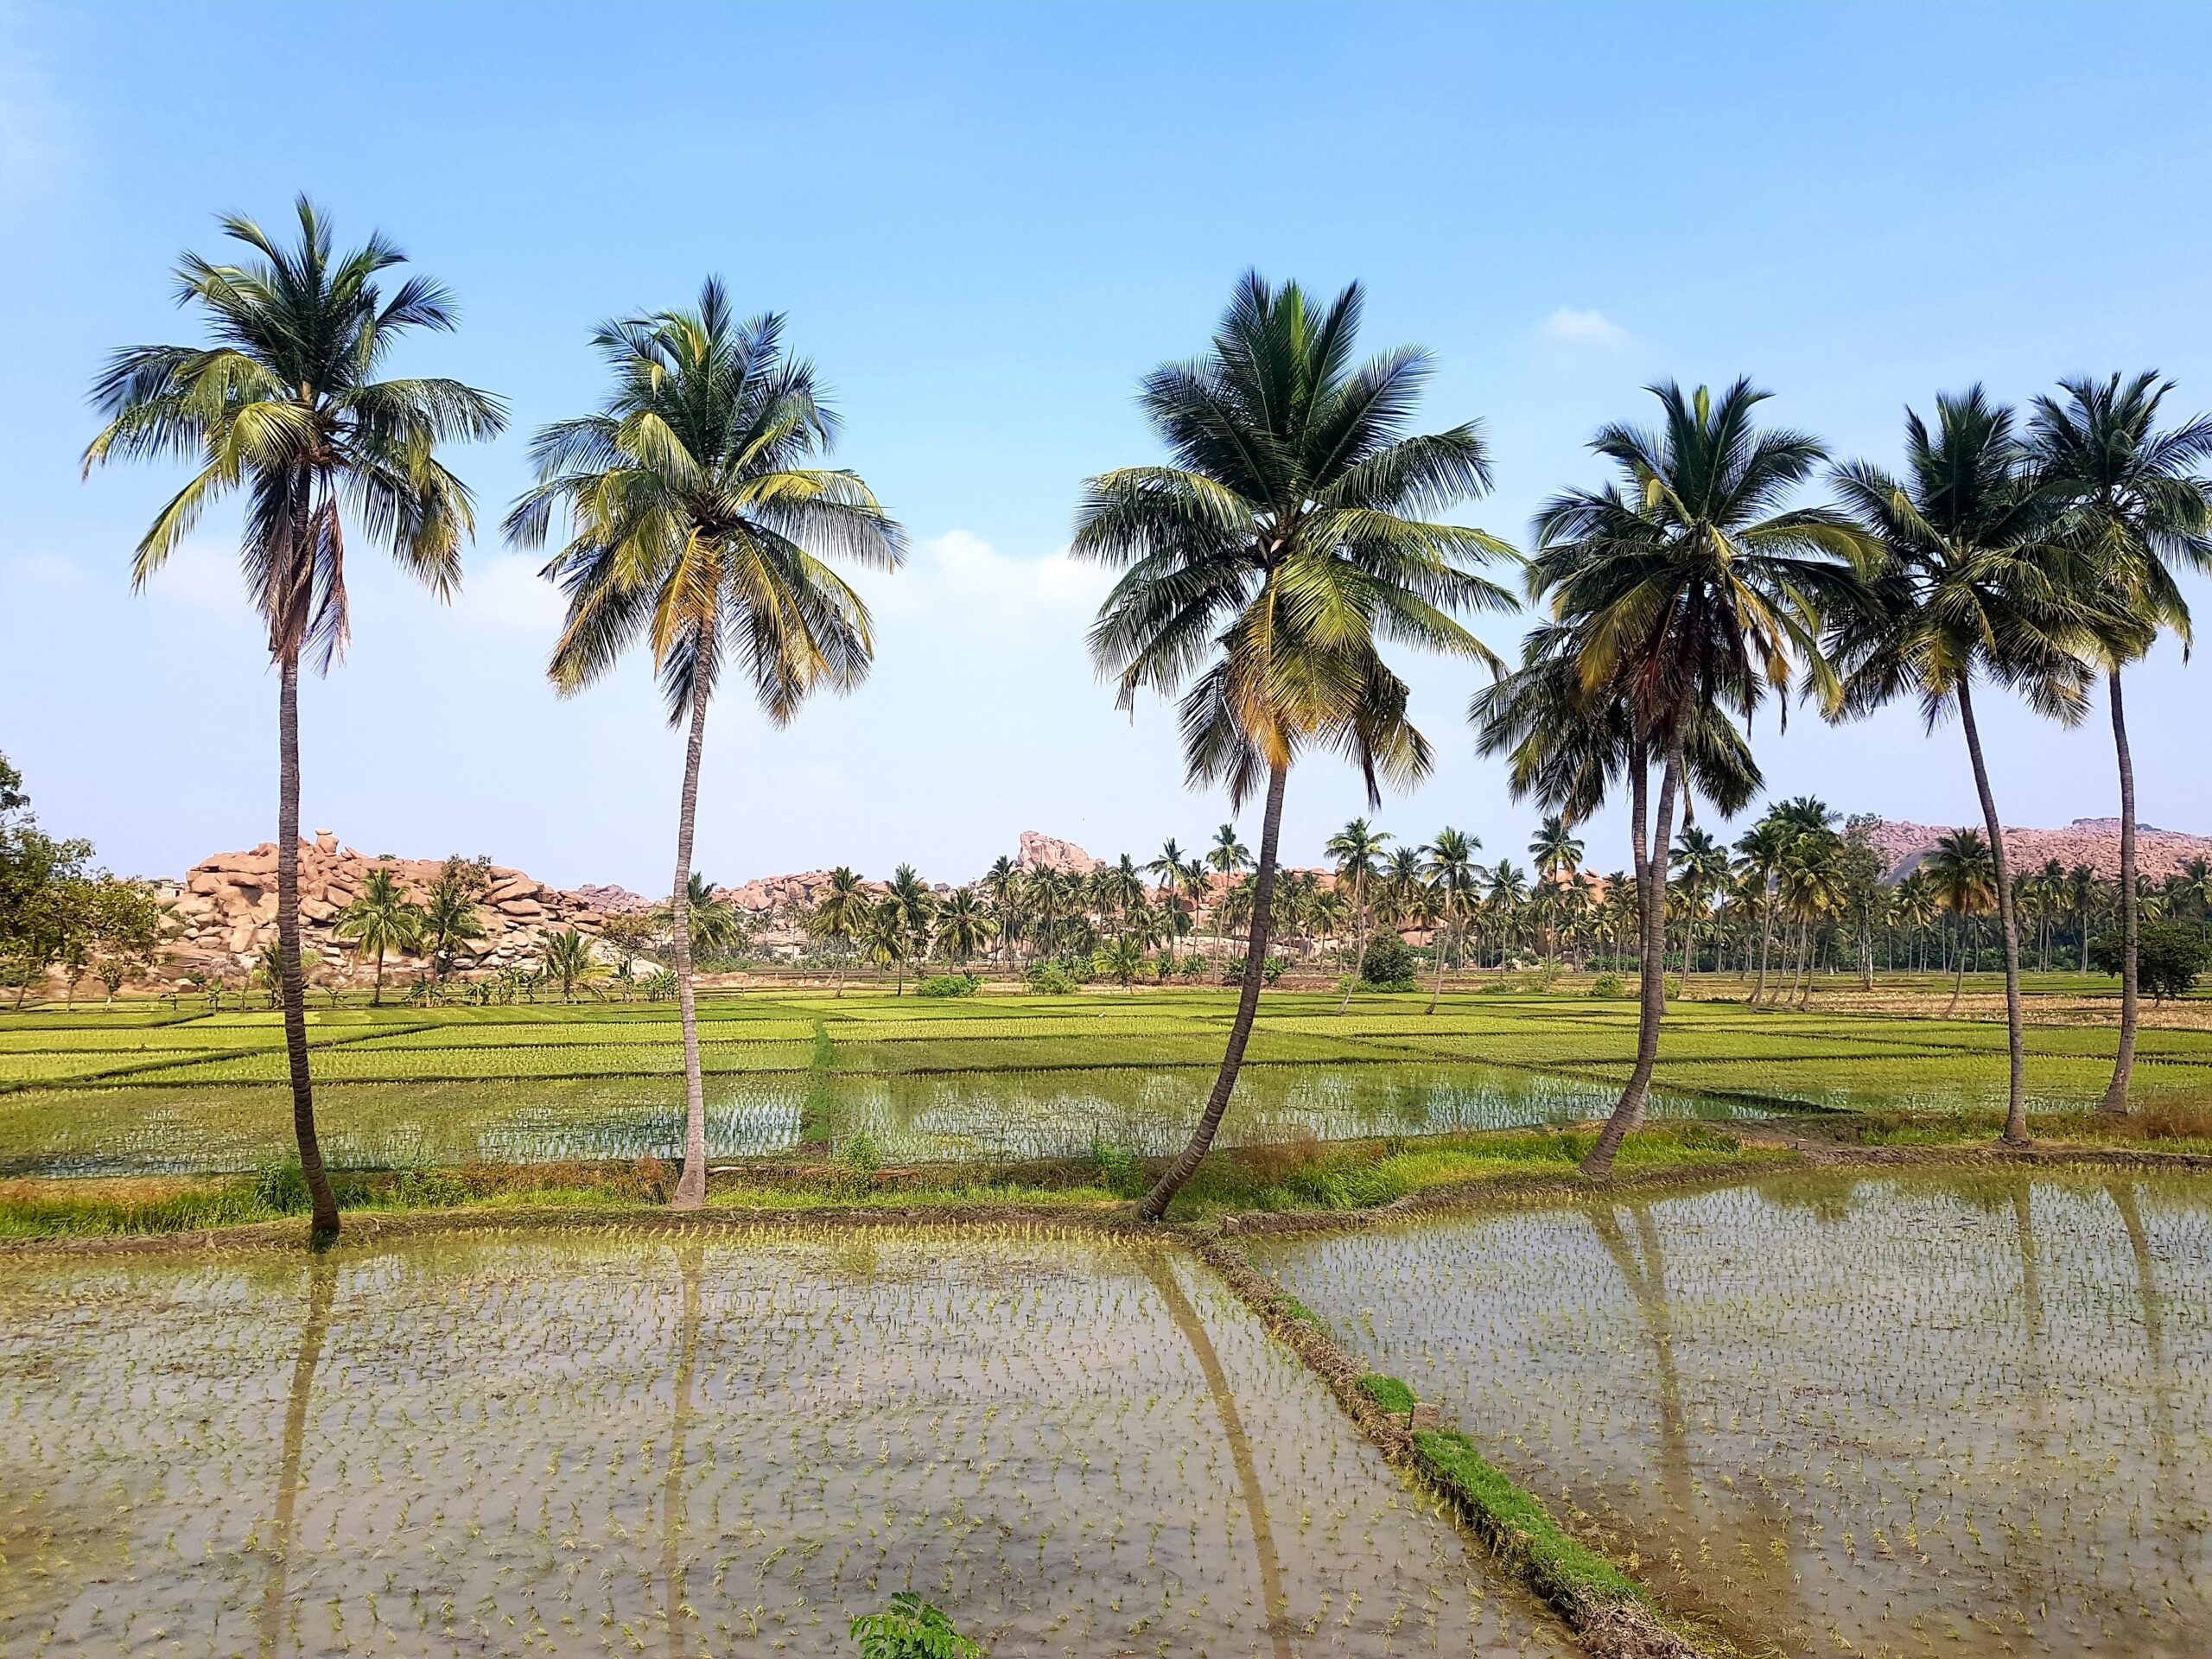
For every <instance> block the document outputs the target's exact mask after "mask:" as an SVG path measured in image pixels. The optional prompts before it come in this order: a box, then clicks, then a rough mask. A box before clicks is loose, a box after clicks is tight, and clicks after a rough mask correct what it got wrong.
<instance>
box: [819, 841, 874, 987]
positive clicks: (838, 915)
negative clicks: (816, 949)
mask: <svg viewBox="0 0 2212 1659" xmlns="http://www.w3.org/2000/svg"><path fill="white" fill-rule="evenodd" d="M874 907H875V899H874V895H873V894H871V893H869V892H868V883H867V882H865V881H863V880H861V878H860V877H859V876H858V875H857V874H855V873H854V872H853V871H852V870H851V869H849V868H847V867H846V866H844V865H842V864H840V865H839V866H838V867H837V868H836V869H834V870H832V871H830V872H829V882H828V885H826V886H825V887H823V890H822V897H821V898H819V899H816V900H815V903H814V914H813V916H812V918H810V921H809V924H808V925H809V926H810V928H811V929H812V931H813V933H814V936H815V938H818V939H821V940H823V941H824V942H825V943H826V944H829V945H831V946H832V947H833V948H834V947H838V946H842V947H843V949H844V950H845V951H847V952H849V951H851V950H853V949H854V947H855V944H856V942H857V941H858V940H859V938H860V937H861V932H862V931H863V930H864V929H865V928H866V926H867V924H868V912H870V911H872V910H873V909H874ZM844 994H845V964H844V959H843V957H842V956H841V957H839V959H838V963H837V995H840V996H842V995H844Z"/></svg>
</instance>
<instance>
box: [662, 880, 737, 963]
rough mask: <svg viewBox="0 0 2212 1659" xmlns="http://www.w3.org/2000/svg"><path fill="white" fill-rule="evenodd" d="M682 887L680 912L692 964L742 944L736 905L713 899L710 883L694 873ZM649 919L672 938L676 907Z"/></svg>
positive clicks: (664, 907)
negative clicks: (685, 924) (685, 922)
mask: <svg viewBox="0 0 2212 1659" xmlns="http://www.w3.org/2000/svg"><path fill="white" fill-rule="evenodd" d="M683 888H684V892H683V913H684V915H685V917H686V918H688V920H689V922H690V929H691V956H692V959H693V960H694V961H696V960H697V959H699V958H700V957H708V958H709V959H711V958H713V957H726V956H728V955H729V954H730V953H731V952H733V951H734V950H736V949H737V948H738V946H740V945H741V944H744V943H745V918H744V917H742V916H741V915H739V914H738V912H737V906H734V905H733V904H731V903H730V902H729V901H728V900H727V899H721V898H719V897H717V896H716V894H715V884H714V883H713V882H712V881H709V880H708V879H707V878H706V877H705V876H703V875H702V874H699V872H698V871H696V870H694V871H692V872H691V873H690V875H689V876H687V877H686V878H685V880H684V883H683ZM653 919H654V921H655V922H657V923H658V924H659V925H661V926H663V927H664V928H667V929H668V930H669V931H670V932H671V935H672V934H673V933H674V931H675V929H676V907H675V906H673V905H664V906H662V907H661V908H660V909H659V910H658V911H656V912H653Z"/></svg>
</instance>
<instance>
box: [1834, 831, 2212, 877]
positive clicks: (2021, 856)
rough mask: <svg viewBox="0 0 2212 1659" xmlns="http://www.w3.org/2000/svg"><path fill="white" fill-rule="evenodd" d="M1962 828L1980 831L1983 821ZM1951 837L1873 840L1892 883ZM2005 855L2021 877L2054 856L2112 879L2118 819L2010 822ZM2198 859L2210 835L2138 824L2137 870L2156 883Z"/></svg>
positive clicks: (1899, 835) (2206, 852)
mask: <svg viewBox="0 0 2212 1659" xmlns="http://www.w3.org/2000/svg"><path fill="white" fill-rule="evenodd" d="M1960 827H1961V828H1964V829H1974V830H1976V831H1979V830H1980V829H1981V826H1980V824H1979V823H1969V824H1965V825H1961V826H1960ZM1950 833H1951V831H1950V829H1948V828H1945V827H1942V826H1939V825H1935V824H1926V823H1883V824H1881V825H1880V826H1879V827H1878V828H1877V829H1875V830H1874V832H1873V836H1872V840H1873V843H1874V845H1875V846H1876V847H1878V848H1879V849H1881V851H1882V852H1883V853H1884V854H1885V855H1886V856H1887V857H1888V859H1889V861H1890V879H1891V880H1898V879H1900V878H1902V877H1904V876H1906V875H1909V874H1911V873H1912V871H1913V870H1914V869H1915V868H1916V867H1917V866H1918V865H1919V863H1920V861H1921V860H1922V859H1923V857H1925V856H1926V855H1928V854H1929V852H1931V851H1933V850H1934V849H1935V846H1936V842H1937V841H1939V840H1940V839H1942V837H1943V836H1948V835H1949V834H1950ZM2005 856H2006V857H2007V859H2008V860H2009V861H2011V863H2012V868H2013V869H2014V871H2015V872H2017V873H2018V874H2023V875H2024V874H2028V873H2029V872H2031V871H2034V870H2040V869H2041V868H2043V867H2044V864H2046V863H2047V862H2049V861H2050V860H2052V859H2054V858H2055V859H2056V860H2057V861H2059V862H2060V863H2061V864H2063V865H2064V866H2065V867H2066V868H2069V869H2071V868H2074V866H2075V865H2076V864H2087V865H2088V867H2089V868H2091V869H2093V870H2094V871H2095V872H2096V873H2097V874H2099V875H2100V876H2102V877H2103V878H2104V879H2105V880H2107V881H2109V880H2113V878H2114V877H2115V876H2117V875H2119V874H2120V820H2119V819H2118V818H2076V819H2075V820H2074V821H2073V823H2069V824H2068V825H2067V826H2066V827H2065V828H2064V829H2014V828H2013V827H2012V826H2011V825H2010V824H2007V825H2006V826H2005ZM2197 858H2202V859H2212V836H2191V835H2184V834H2183V833H2182V832H2181V831H2180V830H2178V829H2157V828H2155V827H2153V826H2152V825H2150V824H2138V825H2137V826H2136V828H2135V867H2136V868H2137V869H2138V870H2139V872H2141V873H2142V874H2145V875H2147V876H2149V877H2150V878H2151V880H2153V881H2158V880H2164V879H2165V878H2166V877H2167V876H2169V875H2171V874H2173V873H2174V872H2175V871H2176V870H2178V869H2180V868H2182V867H2183V865H2185V864H2187V863H2188V862H2189V861H2190V860H2191V859H2197Z"/></svg>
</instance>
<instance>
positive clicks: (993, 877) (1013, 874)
mask: <svg viewBox="0 0 2212 1659" xmlns="http://www.w3.org/2000/svg"><path fill="white" fill-rule="evenodd" d="M976 886H978V887H981V888H982V891H983V896H984V897H985V898H987V899H989V900H990V905H991V916H992V925H991V931H992V932H993V934H994V935H995V937H996V938H998V939H999V941H1000V948H1001V953H1002V954H1003V955H1004V956H1005V957H1006V958H1007V960H1008V961H1009V962H1011V961H1012V959H1013V951H1014V929H1015V924H1016V922H1017V921H1018V919H1019V917H1018V912H1019V910H1020V899H1021V867H1020V865H1018V864H1016V863H1015V862H1014V861H1013V860H1012V859H1010V858H1008V857H1007V855H1005V854H1004V853H1001V854H1000V855H998V856H997V857H996V858H995V859H993V860H992V861H991V868H989V869H988V870H986V871H984V872H983V878H982V880H981V881H979V882H977V883H976Z"/></svg>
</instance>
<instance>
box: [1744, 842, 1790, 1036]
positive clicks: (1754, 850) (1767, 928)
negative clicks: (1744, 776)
mask: <svg viewBox="0 0 2212 1659" xmlns="http://www.w3.org/2000/svg"><path fill="white" fill-rule="evenodd" d="M1794 834H1795V831H1793V830H1792V829H1791V828H1790V827H1789V824H1788V823H1786V822H1784V821H1783V819H1782V818H1780V817H1777V816H1776V815H1775V814H1773V813H1771V812H1770V813H1769V814H1767V816H1766V817H1764V818H1761V819H1760V820H1759V821H1758V823H1755V824H1753V825H1752V826H1751V828H1750V829H1746V830H1745V832H1744V833H1743V834H1742V835H1741V836H1738V838H1737V841H1736V876H1737V879H1738V880H1739V881H1741V882H1742V883H1743V884H1744V886H1745V892H1746V893H1748V894H1749V895H1750V896H1751V901H1752V903H1753V904H1754V905H1756V906H1757V907H1758V915H1759V972H1758V979H1757V980H1756V981H1754V982H1752V985H1751V996H1750V998H1749V1001H1750V1002H1751V1006H1752V1007H1758V1005H1759V1004H1760V1002H1762V1001H1764V1000H1765V997H1766V970H1767V962H1768V958H1769V957H1770V956H1771V955H1772V953H1773V949H1774V883H1775V880H1776V878H1777V876H1778V875H1779V874H1781V871H1782V861H1783V856H1784V855H1786V854H1787V853H1788V852H1789V842H1790V839H1791V837H1792V836H1793V835H1794Z"/></svg>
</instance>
